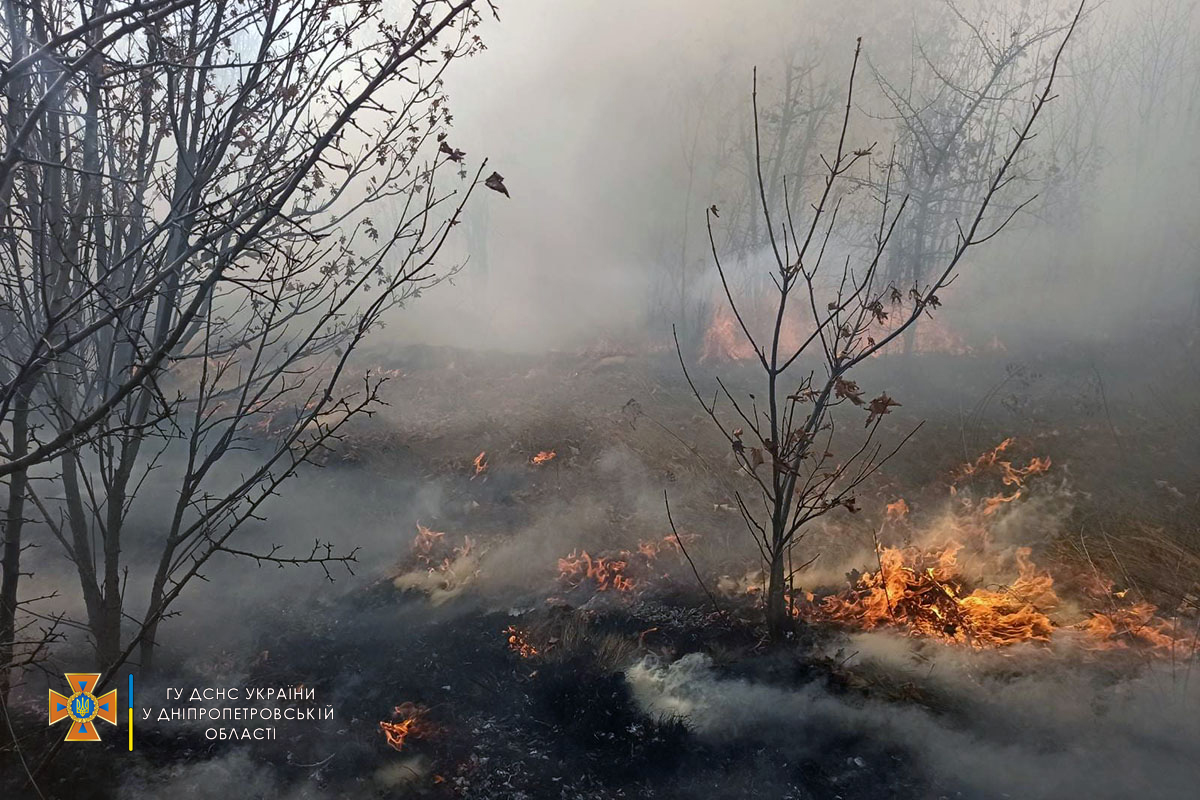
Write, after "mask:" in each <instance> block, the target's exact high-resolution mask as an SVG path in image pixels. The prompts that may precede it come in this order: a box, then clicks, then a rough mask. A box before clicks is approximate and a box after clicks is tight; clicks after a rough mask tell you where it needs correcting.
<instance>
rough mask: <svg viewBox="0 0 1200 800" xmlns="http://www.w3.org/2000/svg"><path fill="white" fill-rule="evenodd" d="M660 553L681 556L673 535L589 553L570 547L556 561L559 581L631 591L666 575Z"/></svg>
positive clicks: (570, 585) (602, 589)
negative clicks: (607, 551)
mask: <svg viewBox="0 0 1200 800" xmlns="http://www.w3.org/2000/svg"><path fill="white" fill-rule="evenodd" d="M663 553H668V554H671V555H673V556H674V557H675V558H676V560H678V559H681V558H682V555H683V548H682V547H681V545H680V543H679V540H678V538H677V537H676V536H674V535H670V534H669V535H667V536H665V537H663V538H662V539H658V540H643V541H642V542H639V543H638V546H637V549H635V550H632V551H630V550H620V551H618V552H616V553H612V554H607V555H600V556H592V555H591V554H589V553H588V552H587V551H586V550H573V551H571V553H570V554H569V555H567V556H566V557H564V558H560V559H559V560H558V580H559V583H560V584H561V585H562V586H563V587H564V588H566V589H568V590H574V589H579V588H581V587H582V588H590V589H591V590H592V591H595V592H609V591H612V592H633V591H634V590H636V589H641V588H645V587H646V586H647V585H648V584H649V583H650V582H651V581H652V580H655V579H658V578H666V577H668V574H667V573H669V568H668V570H667V572H664V569H663V565H662V564H660V563H659V556H660V555H662V554H663Z"/></svg>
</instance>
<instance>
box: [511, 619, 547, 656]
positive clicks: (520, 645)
mask: <svg viewBox="0 0 1200 800" xmlns="http://www.w3.org/2000/svg"><path fill="white" fill-rule="evenodd" d="M504 635H505V636H507V637H508V649H509V650H512V651H513V652H514V653H516V654H517V655H519V656H520V657H521V658H533V657H534V656H536V655H541V651H540V650H538V649H537V647H535V646H534V645H533V644H532V643H531V642H530V641H529V634H528V633H526V632H525V631H523V630H521V629H520V628H518V627H517V626H516V625H509V626H508V627H507V628H505V629H504Z"/></svg>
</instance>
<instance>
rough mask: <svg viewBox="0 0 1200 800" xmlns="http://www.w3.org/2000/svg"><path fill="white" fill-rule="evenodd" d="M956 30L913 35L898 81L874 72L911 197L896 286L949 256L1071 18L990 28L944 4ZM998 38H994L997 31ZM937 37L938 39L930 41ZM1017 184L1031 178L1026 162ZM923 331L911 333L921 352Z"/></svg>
mask: <svg viewBox="0 0 1200 800" xmlns="http://www.w3.org/2000/svg"><path fill="white" fill-rule="evenodd" d="M945 7H946V9H947V10H948V11H949V12H950V13H949V16H950V19H951V21H952V24H951V25H950V27H949V28H948V29H941V28H939V29H937V30H935V31H934V32H933V33H932V35H931V36H927V35H926V34H925V33H923V32H922V31H921V30H914V32H913V45H912V57H911V66H910V72H909V74H908V75H907V76H906V79H905V81H904V82H899V81H897V80H894V79H893V78H889V77H888V76H886V75H884V74H882V73H881V71H880V70H878V69H876V70H874V72H875V78H876V81H877V82H878V84H879V86H880V89H881V90H882V92H883V95H884V97H885V98H886V99H887V102H888V104H889V105H890V106H891V112H890V114H889V115H888V117H887V118H888V119H890V120H891V121H892V122H893V123H894V124H895V125H896V127H897V129H898V132H897V137H896V142H895V144H896V148H895V152H894V155H893V156H892V158H893V159H894V161H895V164H894V166H895V167H896V169H897V174H895V175H892V174H891V173H890V167H889V168H888V172H889V177H890V178H891V179H892V180H893V181H894V185H893V187H892V188H893V189H894V190H896V191H898V192H901V193H903V194H904V195H905V196H907V198H908V206H909V210H908V214H907V215H906V216H905V218H904V219H903V220H901V221H900V223H899V225H898V227H897V230H896V232H895V237H894V244H893V247H892V248H891V250H890V252H889V253H888V257H887V265H886V272H887V277H888V279H889V280H890V281H892V282H894V283H895V284H896V285H898V286H904V287H914V286H921V285H923V284H924V283H925V282H926V281H927V280H928V277H927V275H926V272H927V270H928V269H929V265H930V264H936V263H940V262H941V261H943V260H944V259H945V258H947V257H948V256H950V255H951V254H952V253H953V252H954V250H955V246H956V237H957V235H958V231H957V227H956V221H957V220H958V219H959V218H961V217H963V216H965V215H969V214H970V213H971V207H972V205H973V203H974V201H975V199H976V198H977V197H978V195H979V194H980V192H981V191H982V190H984V189H985V188H986V186H987V184H988V182H989V181H990V179H991V177H992V175H993V174H994V172H995V170H996V166H997V164H998V163H1000V161H1001V160H1002V159H1003V158H1004V156H1005V155H1006V154H1005V152H1004V151H1002V150H1000V149H999V148H998V147H997V145H998V144H999V143H1000V142H1002V141H1003V137H1004V134H1005V133H1006V132H1007V131H1009V130H1011V129H1012V128H1013V127H1015V126H1017V125H1019V124H1020V120H1021V118H1022V116H1023V114H1024V113H1025V111H1024V102H1025V97H1026V96H1027V93H1028V91H1029V87H1030V86H1031V85H1034V84H1035V83H1036V82H1037V81H1038V80H1039V79H1040V77H1041V75H1040V71H1041V70H1042V69H1044V68H1045V62H1044V61H1043V60H1042V59H1041V58H1040V57H1039V50H1040V48H1041V47H1042V46H1043V44H1044V43H1046V42H1048V41H1049V40H1051V39H1053V38H1054V37H1056V36H1059V35H1061V34H1062V32H1063V31H1064V30H1066V28H1067V26H1068V25H1069V23H1070V20H1069V19H1053V18H1050V19H1047V18H1043V17H1039V16H1035V15H1034V14H1033V13H1032V12H1031V11H1030V9H1029V8H1028V7H1022V8H1020V9H1017V10H1015V11H1014V12H1009V11H1007V10H1004V9H1002V10H1000V11H999V12H994V13H992V14H991V16H989V18H988V19H987V20H986V21H985V22H981V21H976V20H974V19H971V18H970V17H969V16H968V15H967V13H966V12H964V11H963V10H961V9H960V8H959V7H958V6H957V5H956V4H955V3H953V2H950V0H946V1H945ZM993 32H994V33H993ZM931 41H933V42H936V44H932V43H931ZM1008 177H1009V179H1010V181H1014V182H1015V181H1018V180H1021V181H1027V180H1028V179H1029V177H1028V173H1027V171H1026V170H1025V169H1023V165H1018V164H1014V165H1012V166H1010V168H1009V171H1008ZM916 327H917V326H916V325H915V324H914V325H912V326H910V327H909V328H908V330H907V331H906V333H905V336H904V344H905V351H906V352H910V351H911V349H912V346H913V335H914V333H915V331H916Z"/></svg>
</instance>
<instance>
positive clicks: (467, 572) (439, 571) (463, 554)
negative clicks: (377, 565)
mask: <svg viewBox="0 0 1200 800" xmlns="http://www.w3.org/2000/svg"><path fill="white" fill-rule="evenodd" d="M481 557H482V550H481V548H480V547H479V546H478V545H477V544H476V543H475V541H474V540H473V539H472V538H471V537H470V536H463V537H462V541H461V543H460V544H458V545H451V544H449V543H448V542H447V540H446V534H445V532H443V531H435V530H432V529H430V528H427V527H425V526H424V525H421V524H420V523H417V535H416V536H415V537H413V541H412V547H411V553H410V557H409V560H408V565H409V566H408V568H407V569H406V570H405V571H403V572H401V573H400V574H398V575H396V576H394V577H393V578H392V585H393V586H395V587H396V588H397V589H399V590H401V591H418V592H422V593H424V594H426V595H428V596H429V600H430V602H431V603H433V604H434V605H441V604H442V603H445V602H447V601H449V600H452V599H453V598H455V597H458V596H459V595H461V594H462V593H463V591H464V590H465V589H466V588H467V586H469V585H470V584H471V583H472V582H474V581H475V579H476V578H478V577H479V572H480V558H481Z"/></svg>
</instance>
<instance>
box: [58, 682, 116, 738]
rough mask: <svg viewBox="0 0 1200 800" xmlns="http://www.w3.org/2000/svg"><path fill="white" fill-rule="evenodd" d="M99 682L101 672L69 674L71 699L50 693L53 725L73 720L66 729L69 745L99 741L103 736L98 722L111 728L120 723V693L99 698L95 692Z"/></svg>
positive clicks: (112, 692)
mask: <svg viewBox="0 0 1200 800" xmlns="http://www.w3.org/2000/svg"><path fill="white" fill-rule="evenodd" d="M99 680H100V673H98V672H97V673H83V672H68V673H67V684H68V685H69V686H70V687H71V695H70V697H67V696H64V695H61V694H59V693H58V692H56V691H54V690H53V689H51V690H50V724H51V725H53V724H54V723H56V722H61V721H62V720H64V719H67V718H68V717H70V719H71V725H70V727H69V728H68V729H67V741H68V742H98V741H100V733H99V731H97V730H96V725H95V720H97V719H102V720H104V721H105V722H107V723H108V724H109V725H116V724H117V690H116V689H113V690H112V691H111V692H109V693H108V694H104V695H101V696H100V697H96V696H95V695H94V694H93V693H92V690H93V689H95V688H96V683H97V682H98V681H99Z"/></svg>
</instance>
